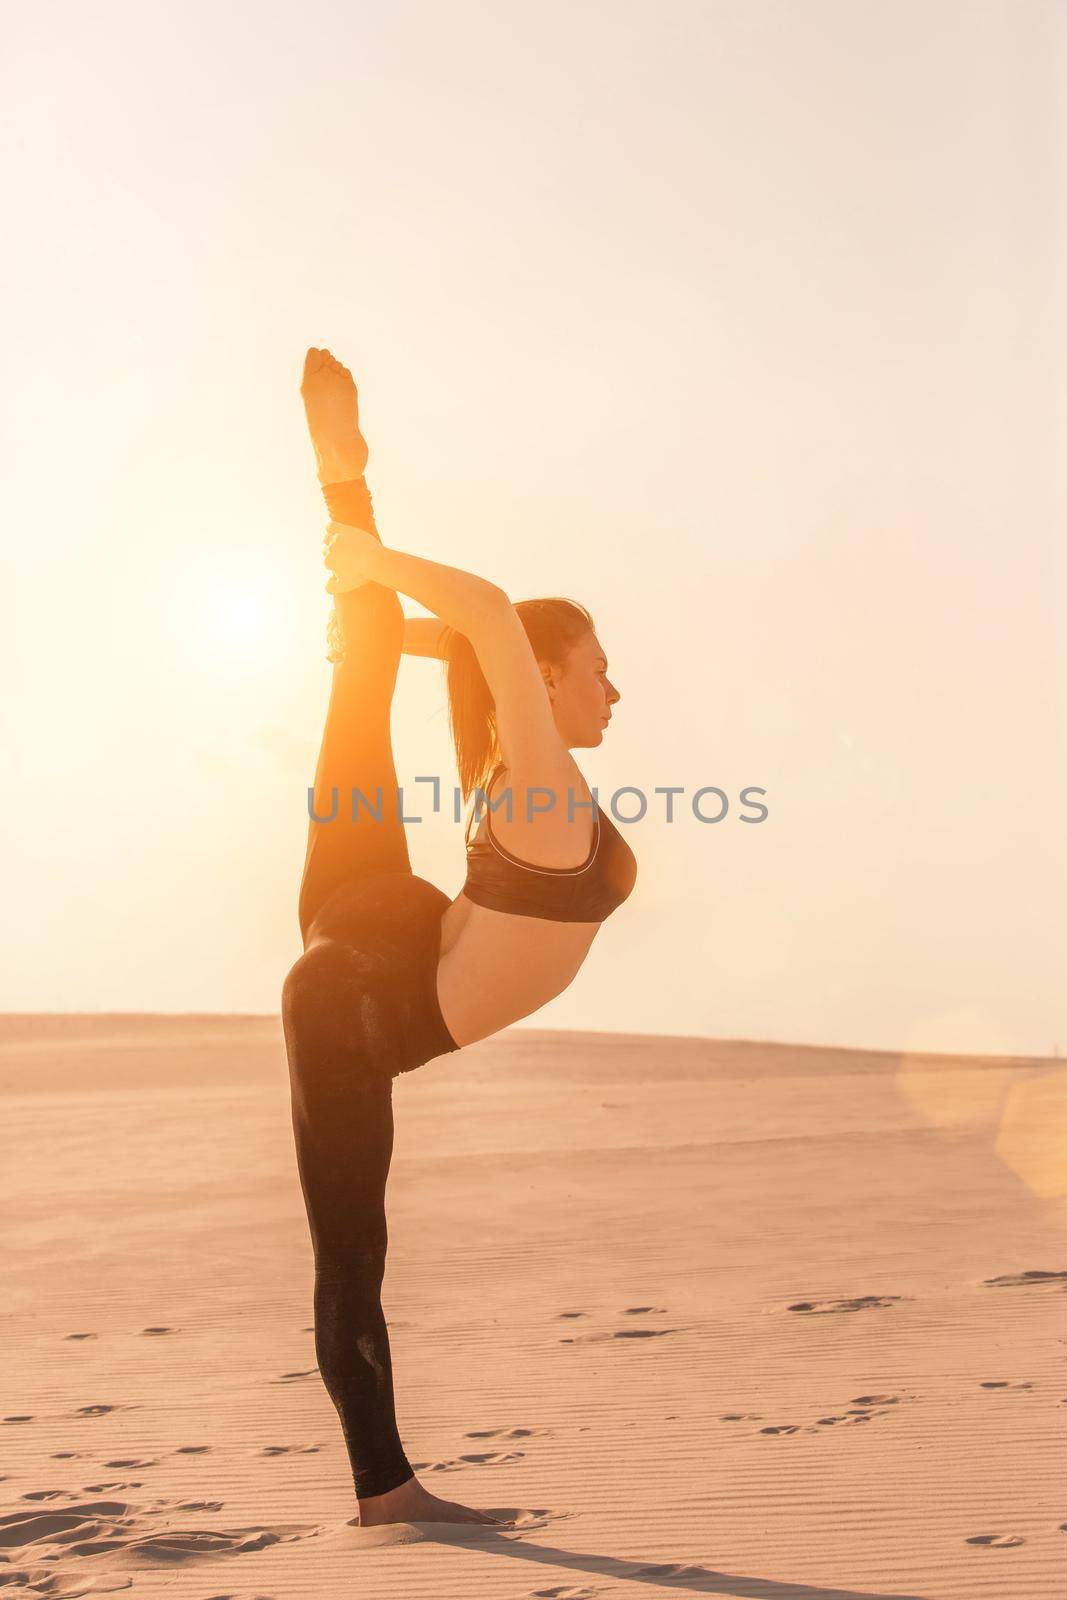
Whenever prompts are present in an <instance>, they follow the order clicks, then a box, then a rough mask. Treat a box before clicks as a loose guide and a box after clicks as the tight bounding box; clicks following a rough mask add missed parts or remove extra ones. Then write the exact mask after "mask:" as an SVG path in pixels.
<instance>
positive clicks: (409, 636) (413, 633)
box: [403, 617, 448, 661]
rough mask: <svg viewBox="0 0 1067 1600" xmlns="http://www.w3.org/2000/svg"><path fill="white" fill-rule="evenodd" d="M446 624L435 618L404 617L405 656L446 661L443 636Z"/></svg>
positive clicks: (446, 653) (446, 627)
mask: <svg viewBox="0 0 1067 1600" xmlns="http://www.w3.org/2000/svg"><path fill="white" fill-rule="evenodd" d="M447 633H448V624H447V623H446V622H441V621H440V619H439V618H437V617H405V618H404V644H403V651H404V654H405V655H406V656H430V657H431V658H435V659H436V660H438V661H447V660H448V650H447V646H446V639H445V636H446V634H447Z"/></svg>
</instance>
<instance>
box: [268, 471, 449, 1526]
mask: <svg viewBox="0 0 1067 1600" xmlns="http://www.w3.org/2000/svg"><path fill="white" fill-rule="evenodd" d="M327 502H328V504H329V506H330V511H331V514H332V515H333V517H334V518H335V519H336V520H338V521H346V522H350V523H353V524H355V525H357V526H361V527H365V528H367V527H369V528H371V529H372V530H373V531H377V530H376V529H374V522H373V513H372V512H371V510H370V503H369V497H368V496H367V494H366V490H365V488H364V487H363V484H362V480H360V481H359V483H354V484H343V485H334V486H331V488H330V489H329V490H328V491H327ZM337 609H338V612H339V615H340V621H341V627H342V631H343V635H344V660H343V662H342V663H341V664H339V665H337V666H335V667H334V669H333V684H332V688H331V693H330V702H329V708H328V710H327V714H326V728H325V732H324V734H323V739H322V747H321V751H320V754H319V762H318V767H317V769H316V773H315V804H314V814H315V816H316V817H322V818H326V817H330V816H331V814H332V812H333V810H334V801H333V794H332V791H333V790H334V789H336V791H337V800H336V816H335V817H334V820H333V821H331V822H326V821H323V822H318V823H317V822H315V821H314V820H312V821H311V822H310V824H309V832H308V849H307V857H306V860H305V863H304V875H303V880H302V883H301V887H300V903H299V916H300V931H301V936H302V938H303V941H304V954H303V955H302V956H301V957H300V959H299V960H298V961H297V962H296V965H295V966H294V967H293V968H292V970H291V971H290V972H289V974H288V976H287V977H286V979H285V983H284V985H283V988H282V1024H283V1028H284V1031H285V1045H286V1052H287V1055H288V1059H289V1080H290V1088H291V1091H292V1110H293V1130H294V1133H295V1136H296V1153H297V1166H298V1169H299V1173H300V1183H301V1187H302V1189H303V1194H304V1203H305V1206H306V1208H307V1215H308V1222H309V1224H310V1227H311V1240H312V1246H313V1248H314V1253H315V1353H316V1356H317V1357H318V1363H319V1371H320V1373H321V1375H322V1379H323V1382H324V1383H325V1385H326V1388H327V1390H328V1392H329V1395H330V1398H331V1399H332V1400H333V1403H334V1405H335V1406H336V1407H337V1411H338V1414H339V1416H340V1419H341V1427H342V1430H343V1432H344V1437H345V1443H346V1445H347V1447H348V1455H349V1460H350V1462H351V1466H352V1476H353V1481H354V1483H355V1489H356V1494H357V1495H358V1496H360V1497H362V1498H365V1497H367V1496H370V1495H377V1494H385V1493H386V1491H387V1490H389V1489H394V1488H396V1487H398V1486H399V1485H400V1484H402V1483H405V1482H406V1481H407V1480H408V1479H409V1478H410V1477H412V1476H413V1473H412V1468H411V1464H410V1462H409V1461H408V1459H407V1456H406V1455H405V1454H404V1449H403V1446H402V1444H401V1442H400V1435H399V1432H398V1430H397V1424H396V1410H395V1404H394V1398H393V1378H392V1362H391V1359H390V1353H389V1335H388V1332H387V1330H386V1324H385V1317H384V1315H383V1312H382V1303H381V1286H382V1279H383V1276H384V1273H385V1256H386V1248H387V1244H388V1233H387V1229H386V1220H385V1186H386V1180H387V1178H388V1175H389V1163H390V1159H391V1157H392V1150H393V1105H392V1087H393V1078H394V1077H395V1076H396V1075H397V1074H398V1073H400V1072H410V1071H412V1070H413V1068H415V1067H417V1066H420V1065H422V1063H424V1062H426V1061H430V1060H432V1059H433V1058H434V1057H436V1056H440V1055H444V1054H446V1053H448V1052H450V1051H453V1050H457V1049H458V1048H459V1046H458V1045H457V1044H456V1042H455V1040H454V1039H453V1038H452V1036H451V1035H450V1034H449V1032H448V1029H447V1027H446V1026H445V1021H444V1018H443V1017H442V1015H441V1010H440V1006H439V1005H438V1002H437V963H438V959H439V954H440V941H441V917H442V915H443V913H444V911H445V909H446V908H447V907H448V905H449V904H450V901H449V899H448V897H447V895H445V894H443V893H442V892H441V891H440V890H439V889H437V888H435V887H434V885H433V884H432V883H429V882H427V880H426V879H425V878H418V877H416V876H415V875H414V874H413V873H412V871H411V864H410V861H409V859H408V850H407V841H406V838H405V835H404V826H403V823H402V822H401V821H400V815H401V813H400V808H399V806H398V803H397V802H398V795H397V781H396V770H395V767H394V765H393V752H392V744H391V740H390V733H389V717H390V706H391V702H392V695H393V687H394V685H395V682H396V674H397V668H398V665H399V661H400V655H401V648H402V643H403V628H404V617H403V611H402V610H401V606H400V602H399V600H398V599H397V596H396V594H395V593H394V592H393V591H392V590H391V589H385V588H383V587H382V586H381V585H380V584H366V585H365V586H364V587H362V588H360V589H357V590H355V591H353V592H352V593H351V594H348V595H343V596H340V597H338V607H337ZM379 787H380V789H381V796H380V806H379V796H378V790H379ZM353 788H356V789H358V790H360V791H362V794H363V795H364V796H365V797H366V804H365V803H364V801H363V800H362V799H359V800H358V803H359V811H358V818H357V820H356V821H351V820H350V817H351V811H350V800H351V790H352V789H353ZM357 799H358V796H357ZM367 805H369V806H371V807H373V808H374V812H375V813H377V812H378V810H379V808H380V812H381V820H380V821H378V820H377V819H376V815H372V814H371V812H369V811H368V810H367V808H366V807H367Z"/></svg>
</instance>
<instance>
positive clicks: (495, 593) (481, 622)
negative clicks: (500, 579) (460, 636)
mask: <svg viewBox="0 0 1067 1600" xmlns="http://www.w3.org/2000/svg"><path fill="white" fill-rule="evenodd" d="M511 609H512V605H511V600H510V598H509V597H508V595H507V594H506V593H505V591H504V590H503V589H501V588H500V586H499V585H498V584H495V583H488V582H482V583H480V584H479V586H478V594H477V597H476V599H475V600H474V604H473V605H472V607H471V616H470V618H469V625H468V627H467V628H466V630H465V631H466V632H468V633H471V634H474V633H477V632H480V631H481V630H482V629H483V628H488V627H492V625H493V624H494V622H496V621H497V620H498V619H499V618H500V617H502V616H506V615H507V613H508V612H509V611H511Z"/></svg>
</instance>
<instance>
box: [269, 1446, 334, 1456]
mask: <svg viewBox="0 0 1067 1600" xmlns="http://www.w3.org/2000/svg"><path fill="white" fill-rule="evenodd" d="M321 1448H322V1447H321V1445H317V1444H265V1445H264V1446H263V1448H262V1450H255V1451H253V1452H252V1453H253V1455H257V1456H294V1455H301V1456H313V1455H315V1454H316V1453H317V1452H318V1451H319V1450H320V1449H321Z"/></svg>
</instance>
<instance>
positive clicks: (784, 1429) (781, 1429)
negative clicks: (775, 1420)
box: [760, 1422, 800, 1433]
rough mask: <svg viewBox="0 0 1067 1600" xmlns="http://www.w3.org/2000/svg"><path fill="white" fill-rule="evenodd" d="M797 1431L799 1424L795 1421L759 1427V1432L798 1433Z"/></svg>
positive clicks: (798, 1430)
mask: <svg viewBox="0 0 1067 1600" xmlns="http://www.w3.org/2000/svg"><path fill="white" fill-rule="evenodd" d="M799 1432H800V1427H799V1425H798V1424H797V1423H793V1422H783V1423H780V1424H779V1425H778V1426H777V1427H772V1428H761V1429H760V1433H799Z"/></svg>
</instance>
